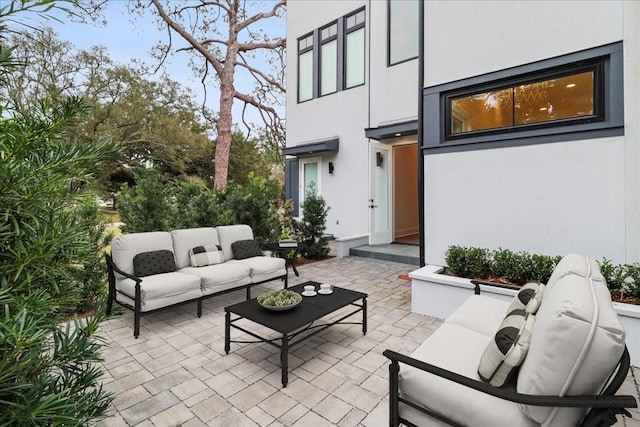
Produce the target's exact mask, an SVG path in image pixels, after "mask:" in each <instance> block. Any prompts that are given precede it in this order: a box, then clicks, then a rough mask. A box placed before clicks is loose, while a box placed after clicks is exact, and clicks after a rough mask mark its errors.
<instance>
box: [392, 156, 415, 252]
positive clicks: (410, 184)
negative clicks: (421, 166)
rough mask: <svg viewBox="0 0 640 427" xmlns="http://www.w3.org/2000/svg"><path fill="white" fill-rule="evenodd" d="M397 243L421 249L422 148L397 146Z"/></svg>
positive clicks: (395, 170) (394, 191) (395, 239)
mask: <svg viewBox="0 0 640 427" xmlns="http://www.w3.org/2000/svg"><path fill="white" fill-rule="evenodd" d="M392 158H393V166H394V167H393V219H394V221H393V242H394V243H403V244H410V245H419V244H420V239H419V235H418V221H419V218H418V144H417V143H414V144H405V145H395V146H393V156H392Z"/></svg>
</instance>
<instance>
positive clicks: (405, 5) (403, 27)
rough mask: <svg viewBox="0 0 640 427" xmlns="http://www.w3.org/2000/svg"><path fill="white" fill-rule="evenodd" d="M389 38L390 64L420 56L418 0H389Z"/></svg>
mask: <svg viewBox="0 0 640 427" xmlns="http://www.w3.org/2000/svg"><path fill="white" fill-rule="evenodd" d="M387 38H388V39H387V43H388V45H387V53H388V55H387V57H388V65H395V64H398V63H401V62H404V61H408V60H410V59H414V58H417V57H418V0H387Z"/></svg>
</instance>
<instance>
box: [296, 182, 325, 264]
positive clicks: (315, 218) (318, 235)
mask: <svg viewBox="0 0 640 427" xmlns="http://www.w3.org/2000/svg"><path fill="white" fill-rule="evenodd" d="M302 209H303V212H302V220H301V221H300V222H298V224H297V225H296V227H297V229H298V231H299V232H300V234H301V235H302V240H303V242H304V243H306V245H307V247H306V249H305V250H304V253H303V255H304V256H305V257H307V258H310V259H322V258H324V257H326V256H327V255H328V254H329V242H328V241H327V238H326V237H325V235H324V231H325V229H326V222H327V213H328V212H329V208H328V207H327V204H326V202H325V201H324V199H323V198H322V196H320V195H318V194H317V192H316V191H315V187H314V186H311V187H310V188H309V189H308V190H307V193H306V196H305V199H304V203H303V204H302Z"/></svg>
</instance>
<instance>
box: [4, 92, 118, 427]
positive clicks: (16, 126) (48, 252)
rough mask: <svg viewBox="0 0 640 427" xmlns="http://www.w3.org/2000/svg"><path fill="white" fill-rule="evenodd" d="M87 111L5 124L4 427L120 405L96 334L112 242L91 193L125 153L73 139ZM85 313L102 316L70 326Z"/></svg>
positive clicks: (74, 105)
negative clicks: (72, 317)
mask: <svg viewBox="0 0 640 427" xmlns="http://www.w3.org/2000/svg"><path fill="white" fill-rule="evenodd" d="M84 111H85V107H84V105H83V104H82V102H81V101H80V100H78V99H70V100H67V101H65V102H63V103H61V104H60V105H52V104H44V103H43V104H42V107H41V108H40V110H39V111H38V112H37V113H36V114H34V117H22V116H20V117H16V118H10V119H6V118H5V119H0V188H2V195H1V197H0V217H1V219H0V224H1V225H0V425H26V426H28V425H33V426H42V425H87V424H88V423H89V421H90V420H92V419H95V418H96V417H99V416H101V415H102V414H103V413H104V412H105V410H106V408H107V406H108V404H109V402H110V397H109V395H108V394H107V393H106V392H105V391H104V390H102V387H101V384H100V382H99V378H100V375H101V370H100V368H99V365H98V364H97V362H99V361H100V360H101V356H100V349H101V347H102V346H103V343H102V341H101V340H100V339H99V338H97V337H96V336H95V335H94V333H95V331H96V329H97V327H98V325H99V323H100V321H101V320H102V317H101V315H100V310H99V308H98V307H96V306H95V305H96V304H98V303H99V301H100V300H101V294H102V292H103V289H104V283H105V278H104V273H103V272H104V267H102V266H100V261H99V249H100V247H101V246H102V243H103V242H104V241H103V239H104V234H103V233H102V231H103V229H102V226H101V224H100V221H99V219H98V215H97V207H96V204H95V195H93V197H92V196H86V195H84V194H83V193H85V192H84V191H83V189H84V188H85V187H86V185H87V182H88V181H87V180H88V178H89V175H88V172H89V171H91V170H94V169H95V168H96V165H97V164H99V162H100V161H101V160H103V159H106V158H108V157H110V156H112V155H115V149H114V147H113V146H112V145H108V144H96V145H82V144H71V143H69V142H67V141H65V140H64V138H63V135H64V130H65V128H66V126H68V125H70V124H71V123H72V122H73V120H74V119H75V117H77V116H78V115H79V114H82V113H83V112H84ZM0 113H1V111H0ZM1 116H2V114H0V117H1ZM86 197H90V200H89V199H87V198H86ZM78 309H95V310H96V314H95V315H94V316H93V317H92V318H90V319H88V320H86V321H84V322H83V323H81V322H79V321H75V322H74V324H73V325H69V326H62V327H61V326H60V324H61V322H63V321H64V319H65V316H66V315H67V314H68V313H74V312H76V311H77V310H78Z"/></svg>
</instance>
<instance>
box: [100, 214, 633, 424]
mask: <svg viewBox="0 0 640 427" xmlns="http://www.w3.org/2000/svg"><path fill="white" fill-rule="evenodd" d="M252 239H253V235H252V231H251V228H250V227H248V226H246V225H236V226H226V227H216V228H210V229H209V228H207V229H192V230H175V231H172V232H170V233H160V232H157V233H137V234H130V235H123V236H121V237H120V238H119V239H116V240H115V241H114V243H113V245H112V252H111V255H107V261H108V265H109V307H108V310H109V311H110V310H111V304H112V302H113V301H116V302H118V303H120V304H123V305H125V306H129V307H131V308H132V309H133V310H134V313H135V315H134V335H135V336H136V337H137V336H138V334H139V328H140V315H142V314H143V313H146V312H150V311H154V310H157V309H160V308H164V307H167V306H173V305H176V304H182V303H185V302H189V301H196V302H197V306H198V313H197V314H198V316H200V315H201V314H202V300H203V299H204V298H207V297H211V296H215V295H219V294H221V293H225V292H230V291H233V290H237V289H246V290H247V300H246V301H243V302H239V303H237V304H233V305H230V306H227V307H225V309H224V310H225V342H224V346H225V348H224V350H225V353H227V354H228V353H229V352H230V351H231V343H250V342H253V343H266V344H268V345H271V346H274V347H275V348H277V349H278V350H279V352H280V362H281V376H282V386H283V387H286V386H287V384H288V355H289V351H290V350H291V348H292V347H294V346H296V345H298V344H299V343H301V342H304V341H305V340H307V339H308V338H310V337H312V336H315V335H317V334H318V333H320V332H321V331H324V330H325V329H327V328H329V327H332V326H334V325H337V324H354V323H356V324H361V325H362V333H363V334H366V333H367V294H366V293H362V292H356V291H353V290H349V289H342V288H339V287H336V286H333V287H332V292H330V293H329V292H325V294H318V295H313V296H311V295H312V294H307V295H309V296H305V297H303V298H302V301H301V302H300V303H299V304H297V305H295V306H294V307H292V308H291V309H289V310H286V311H273V310H268V309H267V308H265V307H264V306H261V305H260V304H259V302H258V301H257V300H256V298H253V299H251V298H250V287H252V286H255V285H257V284H259V283H264V282H266V281H269V280H274V279H278V278H279V279H282V280H283V281H284V287H285V288H287V285H288V282H287V267H288V266H289V262H293V264H292V266H293V267H294V271H295V260H293V261H292V260H289V261H285V259H283V258H273V257H265V256H263V255H261V254H260V255H257V254H253V256H246V257H245V254H242V255H240V256H238V255H239V254H240V253H241V252H242V251H243V250H244V249H246V248H244V246H245V245H246V244H244V243H243V244H241V245H240V246H243V247H242V248H238V245H234V243H236V242H243V241H244V242H246V241H251V240H252ZM199 247H204V248H206V250H205V251H204V252H205V253H206V252H215V251H216V250H217V251H218V252H220V253H219V254H217V255H216V254H209V255H207V257H208V258H206V259H205V260H204V262H205V263H207V260H210V261H211V260H212V261H213V262H212V263H211V264H210V265H205V266H202V267H196V266H195V265H194V263H195V264H197V263H198V260H197V259H196V258H194V252H197V253H202V251H201V250H200V249H199V250H198V251H194V249H195V248H199ZM271 249H272V250H274V249H276V248H275V247H272V248H271ZM158 250H164V251H171V252H172V253H173V254H174V257H175V268H174V270H171V271H163V272H161V273H157V274H149V275H143V276H142V277H141V275H140V274H139V273H140V271H142V272H143V273H145V274H148V273H149V270H148V269H147V270H145V268H147V267H144V266H142V267H141V266H140V265H139V261H140V260H139V258H136V256H139V254H144V253H148V252H154V251H158ZM190 251H191V253H189V252H190ZM276 252H278V253H279V255H281V256H285V257H286V256H287V255H286V254H289V255H290V253H289V252H286V251H284V250H283V251H276ZM156 256H157V254H156ZM201 258H204V256H203V257H201ZM238 258H241V259H238ZM200 261H203V260H202V259H200ZM169 263H170V262H169ZM151 264H153V262H151ZM141 269H142V270H141ZM151 269H153V268H151ZM223 272H224V273H223ZM296 273H297V271H296ZM155 276H158V277H155ZM309 285H312V286H313V287H314V289H317V286H318V285H319V283H317V282H305V283H302V284H300V285H297V286H294V287H292V288H290V290H292V291H294V292H298V293H302V295H305V294H306V293H305V292H303V290H304V286H309ZM475 293H476V295H471V296H470V298H469V299H468V300H467V302H466V303H464V304H463V305H462V306H461V307H460V308H459V309H458V310H457V311H456V312H455V313H454V314H453V315H452V316H450V317H449V318H448V319H446V320H445V322H444V323H443V324H442V325H441V326H440V327H439V328H438V329H437V330H436V331H435V332H434V333H433V334H432V335H431V336H429V337H428V338H427V339H426V340H425V341H424V343H423V344H422V345H420V346H419V347H418V348H417V349H416V350H415V351H414V352H413V353H412V354H411V355H410V356H407V355H403V354H400V353H397V352H395V351H393V350H386V351H384V355H385V356H386V357H387V358H389V360H390V362H391V363H390V365H389V405H390V406H389V425H391V426H398V425H400V424H404V425H410V426H422V425H453V426H491V427H494V426H505V427H506V426H509V427H511V426H527V427H528V426H541V425H544V426H569V425H581V426H610V425H613V424H615V423H616V415H619V414H623V415H626V416H630V414H629V412H628V411H626V409H625V408H635V407H637V402H636V401H635V398H634V397H633V396H622V395H616V394H615V393H616V392H617V391H618V389H619V388H620V386H621V384H622V382H623V381H624V379H625V377H626V375H627V372H628V370H629V367H630V361H629V355H628V352H627V349H626V346H625V341H624V337H625V335H624V330H623V328H622V325H621V324H620V322H619V320H618V318H617V316H616V314H615V312H614V311H613V307H612V304H611V298H610V296H609V292H608V290H607V288H606V284H605V282H604V279H603V277H602V275H601V273H600V270H599V266H598V264H597V262H595V261H593V260H591V259H589V258H587V257H583V256H579V255H568V256H566V257H565V258H564V259H563V260H562V261H561V262H560V263H559V264H558V266H557V267H556V269H555V271H554V272H553V275H552V276H551V278H550V279H549V282H548V283H547V284H546V285H544V284H527V285H525V286H524V287H523V288H522V290H521V291H520V293H519V294H518V296H517V297H516V298H515V299H514V301H513V302H512V303H511V304H509V303H506V302H504V301H499V300H496V299H493V298H489V297H486V296H483V295H479V294H480V287H479V286H476V292H475ZM313 294H315V292H314V293H313ZM349 307H350V308H351V309H349ZM358 313H362V321H361V322H350V321H348V320H349V318H350V317H352V316H354V315H356V314H358ZM327 316H330V317H329V318H328V319H326V318H327ZM323 318H325V321H322V322H321V320H322V319H323ZM253 325H260V326H262V327H266V328H268V329H270V330H272V331H274V333H275V337H273V336H265V335H263V334H261V333H259V332H257V331H256V330H255V329H254V328H253ZM232 329H236V330H239V331H241V332H243V333H244V334H247V335H249V336H251V337H253V338H255V339H256V340H254V341H246V340H238V339H232V334H231V331H232Z"/></svg>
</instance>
